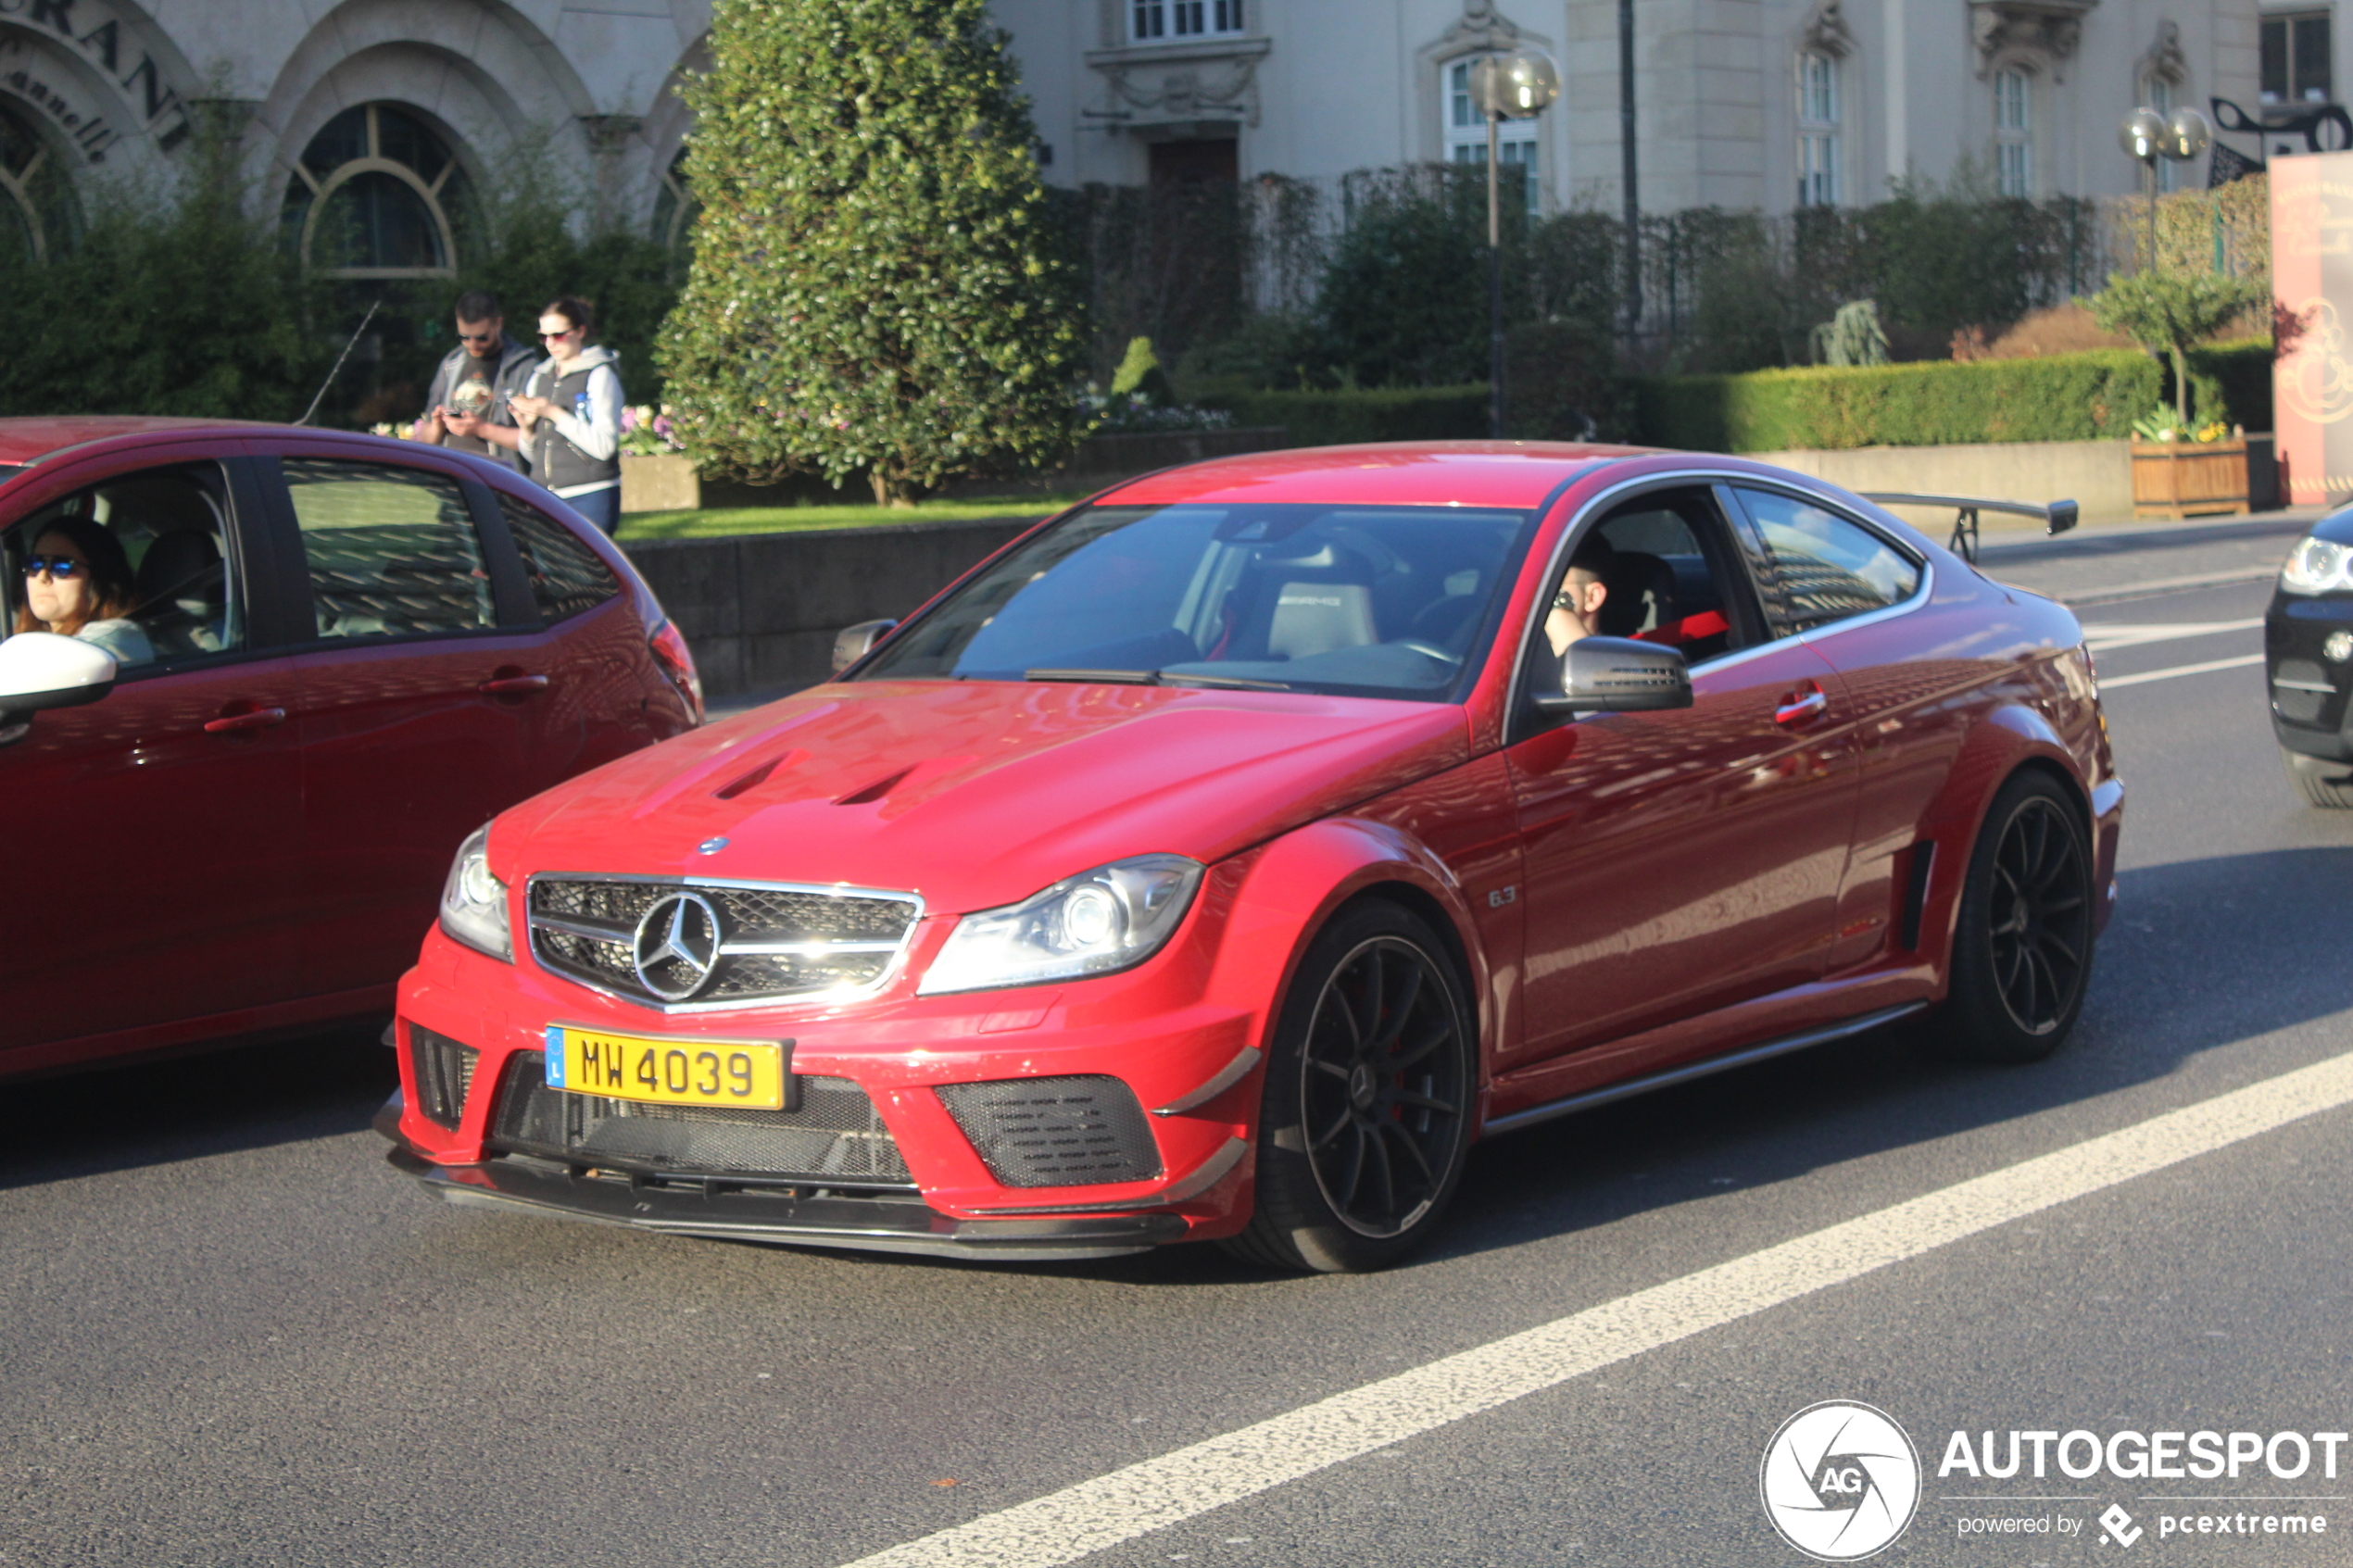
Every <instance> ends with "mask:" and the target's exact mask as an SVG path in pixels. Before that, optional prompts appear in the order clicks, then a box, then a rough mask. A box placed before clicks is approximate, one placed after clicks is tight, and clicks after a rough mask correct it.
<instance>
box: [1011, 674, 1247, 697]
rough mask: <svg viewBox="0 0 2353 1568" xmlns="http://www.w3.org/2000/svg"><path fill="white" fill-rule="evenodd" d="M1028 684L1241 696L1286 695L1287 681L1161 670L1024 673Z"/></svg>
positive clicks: (1023, 676) (1022, 675) (1023, 675)
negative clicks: (1209, 690)
mask: <svg viewBox="0 0 2353 1568" xmlns="http://www.w3.org/2000/svg"><path fill="white" fill-rule="evenodd" d="M1021 678H1022V679H1023V680H1025V681H1081V682H1086V683H1088V684H1100V685H1106V686H1215V687H1220V688H1230V689H1231V690H1234V691H1240V692H1287V691H1289V690H1290V683H1288V682H1285V681H1254V680H1252V679H1251V678H1250V677H1249V676H1247V675H1194V674H1176V675H1170V674H1165V673H1164V672H1162V671H1158V670H1025V671H1022V674H1021Z"/></svg>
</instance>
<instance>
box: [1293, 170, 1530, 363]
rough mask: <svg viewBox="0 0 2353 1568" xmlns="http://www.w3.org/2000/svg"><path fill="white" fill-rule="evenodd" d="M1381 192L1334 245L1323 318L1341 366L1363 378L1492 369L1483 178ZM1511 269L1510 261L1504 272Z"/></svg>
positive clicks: (1507, 275) (1327, 271) (1325, 288)
mask: <svg viewBox="0 0 2353 1568" xmlns="http://www.w3.org/2000/svg"><path fill="white" fill-rule="evenodd" d="M1473 194H1474V193H1472V192H1471V190H1470V188H1469V182H1467V181H1460V182H1448V183H1447V184H1445V185H1442V186H1441V188H1440V190H1439V191H1438V192H1437V193H1436V194H1428V193H1425V192H1422V191H1417V190H1407V191H1403V192H1400V193H1396V194H1382V195H1380V196H1378V197H1377V198H1376V199H1375V200H1373V201H1372V202H1370V203H1368V204H1367V207H1365V209H1364V210H1361V211H1359V212H1358V213H1356V214H1355V215H1354V216H1353V220H1352V221H1351V222H1350V224H1349V226H1348V230H1347V232H1345V233H1343V234H1342V235H1341V236H1340V240H1339V242H1338V244H1336V245H1334V246H1333V248H1332V257H1331V262H1330V264H1329V266H1328V267H1327V269H1326V270H1325V273H1324V285H1323V289H1322V299H1323V311H1324V320H1325V324H1326V328H1327V332H1329V334H1330V338H1331V342H1332V345H1333V347H1334V350H1335V352H1336V357H1337V358H1339V359H1340V368H1341V370H1342V372H1343V374H1345V375H1349V376H1352V377H1353V379H1354V380H1356V381H1358V382H1361V383H1363V384H1365V385H1366V386H1447V385H1453V384H1458V383H1464V382H1473V381H1484V380H1485V379H1486V378H1487V358H1488V338H1487V246H1486V239H1487V235H1486V221H1487V218H1486V210H1487V209H1486V199H1487V198H1486V187H1485V186H1484V184H1481V185H1480V186H1479V187H1478V190H1477V192H1476V197H1477V207H1476V210H1474V208H1473V204H1472V199H1471V198H1472V195H1473ZM1510 277H1511V271H1510V270H1509V269H1506V278H1507V279H1509V278H1510Z"/></svg>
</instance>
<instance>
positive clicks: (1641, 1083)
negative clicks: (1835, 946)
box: [1484, 1002, 1928, 1134]
mask: <svg viewBox="0 0 2353 1568" xmlns="http://www.w3.org/2000/svg"><path fill="white" fill-rule="evenodd" d="M1927 1008H1928V1004H1927V1003H1926V1002H1905V1003H1903V1004H1902V1005H1900V1006H1897V1007H1892V1008H1881V1010H1879V1011H1877V1012H1867V1013H1864V1014H1863V1015H1862V1016H1860V1017H1859V1018H1849V1019H1846V1020H1843V1022H1837V1023H1832V1024H1829V1025H1826V1026H1824V1027H1822V1028H1819V1029H1806V1030H1802V1031H1800V1032H1799V1033H1797V1034H1794V1035H1782V1036H1781V1037H1780V1039H1778V1040H1768V1041H1766V1042H1765V1043H1764V1044H1762V1045H1755V1046H1751V1047H1748V1048H1747V1049H1745V1050H1737V1051H1732V1052H1730V1053H1729V1054H1728V1055H1724V1056H1717V1057H1709V1058H1708V1059H1707V1060H1705V1061H1694V1062H1689V1063H1686V1064H1685V1065H1683V1066H1681V1067H1670V1068H1668V1069H1667V1070H1666V1071H1665V1072H1663V1073H1649V1074H1647V1075H1646V1076H1643V1077H1641V1078H1629V1079H1626V1080H1625V1081H1623V1082H1621V1083H1617V1084H1609V1085H1604V1086H1603V1087H1601V1088H1598V1089H1589V1090H1587V1091H1586V1092H1585V1093H1583V1094H1579V1095H1570V1096H1568V1097H1567V1098H1565V1099H1556V1100H1551V1101H1548V1102H1547V1103H1545V1104H1543V1105H1537V1106H1530V1107H1529V1109H1527V1110H1516V1111H1513V1112H1512V1113H1511V1114H1510V1115H1508V1116H1498V1117H1494V1118H1492V1119H1491V1120H1490V1121H1489V1122H1488V1123H1487V1125H1486V1128H1485V1129H1484V1130H1485V1131H1486V1132H1487V1133H1489V1134H1495V1133H1516V1132H1518V1131H1519V1130H1520V1129H1521V1128H1523V1127H1534V1126H1538V1125H1541V1123H1546V1122H1551V1121H1554V1120H1555V1119H1557V1118H1559V1117H1563V1116H1574V1115H1576V1114H1577V1113H1578V1112H1579V1111H1580V1110H1595V1109H1597V1108H1598V1107H1601V1106H1604V1105H1611V1104H1615V1103H1616V1102H1617V1101H1618V1100H1621V1099H1631V1098H1634V1097H1635V1096H1636V1095H1646V1094H1649V1093H1650V1092H1651V1091H1652V1090H1654V1089H1665V1088H1670V1087H1672V1086H1673V1085H1677V1084H1688V1083H1690V1082H1692V1080H1693V1079H1695V1078H1705V1077H1708V1076H1710V1075H1711V1074H1714V1073H1729V1072H1730V1071H1731V1070H1732V1069H1733V1068H1735V1067H1747V1066H1750V1065H1752V1064H1754V1063H1755V1062H1759V1061H1769V1060H1772V1059H1773V1058H1775V1057H1777V1056H1787V1055H1789V1054H1790V1053H1791V1052H1792V1051H1802V1050H1805V1049H1807V1048H1808V1047H1813V1046H1822V1045H1828V1044H1829V1043H1830V1042H1831V1041H1832V1040H1843V1039H1845V1038H1846V1037H1847V1036H1849V1035H1860V1034H1864V1033H1866V1032H1867V1031H1869V1030H1872V1029H1876V1028H1878V1027H1879V1026H1880V1025H1881V1024H1882V1023H1893V1022H1895V1021H1896V1020H1897V1019H1899V1018H1908V1017H1910V1016H1911V1015H1912V1014H1914V1013H1916V1012H1921V1011H1925V1010H1927Z"/></svg>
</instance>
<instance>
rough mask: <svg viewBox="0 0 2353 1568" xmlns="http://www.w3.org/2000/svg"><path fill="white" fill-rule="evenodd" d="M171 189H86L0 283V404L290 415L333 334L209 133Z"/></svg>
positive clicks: (331, 348) (49, 409) (322, 367)
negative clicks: (68, 215) (35, 256)
mask: <svg viewBox="0 0 2353 1568" xmlns="http://www.w3.org/2000/svg"><path fill="white" fill-rule="evenodd" d="M190 153H191V157H190V159H189V162H190V165H191V167H190V168H188V169H186V170H185V171H184V173H183V175H182V182H181V184H180V185H179V187H178V189H177V190H176V191H171V192H159V191H156V190H150V189H142V188H139V187H135V186H113V187H101V188H99V189H98V190H97V191H95V192H94V193H93V194H92V196H91V198H90V204H89V207H88V210H87V213H86V215H85V220H84V224H83V227H82V232H81V233H80V235H79V236H78V239H77V240H76V243H74V244H73V245H72V246H71V248H70V249H69V250H66V251H64V252H63V253H62V254H60V253H59V252H57V251H53V252H52V253H51V254H50V257H49V258H48V259H47V260H46V261H44V262H38V263H35V262H31V261H30V260H26V259H23V258H19V260H18V261H17V262H15V263H12V264H11V266H10V267H9V269H8V270H7V273H6V286H5V287H0V342H5V343H6V344H7V345H8V349H7V352H6V354H0V413H8V414H180V415H197V416H203V417H208V418H219V419H261V420H292V419H296V418H297V417H299V416H300V415H301V413H302V411H303V409H304V408H306V407H308V404H309V402H310V398H311V395H312V394H313V393H315V392H317V391H318V389H319V383H320V381H321V378H323V377H324V376H325V375H326V373H327V367H328V364H329V363H330V362H331V361H332V360H333V357H334V352H335V349H336V348H337V347H338V346H340V345H339V343H335V342H327V343H322V342H321V335H320V334H319V333H318V332H317V329H316V327H315V325H314V324H313V323H315V321H316V320H317V319H318V317H319V314H320V310H319V305H320V295H319V292H318V290H317V289H316V288H315V287H314V286H313V285H312V284H311V283H310V282H308V281H307V280H306V279H305V278H304V277H303V275H302V272H301V270H300V269H299V267H298V266H297V265H296V263H295V261H294V259H293V258H292V257H290V256H289V255H288V254H287V253H286V251H285V249H284V247H283V245H280V244H279V242H278V236H277V232H276V226H275V225H274V224H273V223H269V222H264V221H258V220H255V219H253V218H252V217H250V216H249V215H248V212H247V209H246V208H245V206H244V205H243V203H242V202H241V200H240V197H241V195H242V192H241V191H240V189H239V187H238V184H237V182H236V180H235V178H234V174H233V170H234V168H235V162H234V157H233V151H232V149H230V148H229V147H227V146H225V145H223V144H221V143H220V141H219V140H218V139H217V138H215V137H214V136H212V135H211V134H209V133H206V134H204V135H203V136H201V137H199V139H198V140H197V142H196V143H195V145H194V146H193V147H192V148H191V149H190Z"/></svg>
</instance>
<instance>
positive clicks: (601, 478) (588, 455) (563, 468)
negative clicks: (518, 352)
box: [510, 295, 623, 535]
mask: <svg viewBox="0 0 2353 1568" xmlns="http://www.w3.org/2000/svg"><path fill="white" fill-rule="evenodd" d="M591 326H592V320H591V316H590V312H589V308H588V302H587V301H586V300H584V299H574V298H573V297H572V296H571V295H565V296H564V297H562V298H560V299H553V300H550V301H548V302H547V307H546V308H545V309H543V310H541V311H540V312H539V341H540V342H541V343H542V344H544V345H547V358H546V359H544V360H542V361H541V362H540V363H539V365H538V366H537V368H536V369H535V370H533V371H532V372H531V379H530V381H529V382H528V383H525V385H524V387H523V391H522V395H520V396H517V397H515V398H513V399H511V400H510V407H511V408H513V409H514V411H515V413H516V416H517V417H518V418H519V419H520V420H521V421H522V432H523V438H522V455H523V461H524V463H525V464H526V465H527V466H528V467H529V469H530V471H531V477H532V478H534V479H535V480H537V481H538V482H539V483H542V484H544V485H546V486H547V488H548V489H550V490H552V491H554V492H555V493H556V494H557V495H560V496H561V497H563V499H564V500H566V501H568V502H570V503H571V504H572V508H573V510H574V511H576V512H578V513H579V514H580V515H581V516H582V517H585V518H586V519H587V520H588V521H590V522H593V523H595V524H596V525H597V526H598V528H600V529H602V530H603V531H604V532H605V533H607V534H608V535H610V533H612V532H613V530H614V529H616V528H618V527H620V526H621V408H622V403H623V398H622V393H621V371H620V368H619V367H620V363H621V358H620V356H618V355H616V354H615V353H614V352H613V351H612V350H611V349H610V348H607V347H605V346H604V345H602V344H595V345H592V344H590V343H589V342H588V333H589V332H590V329H591Z"/></svg>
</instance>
